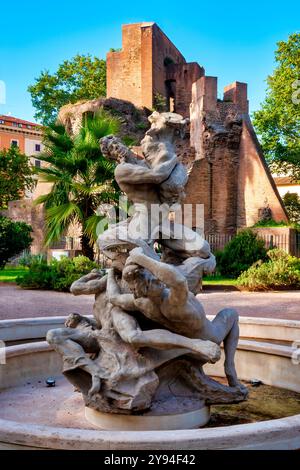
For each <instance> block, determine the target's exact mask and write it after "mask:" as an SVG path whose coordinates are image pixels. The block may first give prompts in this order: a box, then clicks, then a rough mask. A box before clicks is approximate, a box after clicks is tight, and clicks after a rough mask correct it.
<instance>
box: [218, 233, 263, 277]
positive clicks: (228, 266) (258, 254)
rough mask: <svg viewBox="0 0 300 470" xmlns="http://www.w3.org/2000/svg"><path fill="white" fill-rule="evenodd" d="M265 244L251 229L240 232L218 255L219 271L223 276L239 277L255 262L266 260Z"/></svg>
mask: <svg viewBox="0 0 300 470" xmlns="http://www.w3.org/2000/svg"><path fill="white" fill-rule="evenodd" d="M266 255H267V251H266V249H265V243H264V241H263V240H261V239H260V238H258V236H257V234H256V233H254V232H252V230H250V229H246V230H242V231H241V232H239V233H238V234H237V235H236V236H235V237H234V238H233V239H232V240H230V242H229V243H227V244H226V245H225V248H224V250H223V251H219V252H217V253H216V259H217V270H218V272H219V273H220V274H221V275H223V276H228V277H232V278H235V277H238V276H239V275H240V274H241V272H243V271H245V270H246V269H248V268H249V267H250V266H251V265H252V264H253V263H255V261H258V260H260V259H261V260H265V259H266Z"/></svg>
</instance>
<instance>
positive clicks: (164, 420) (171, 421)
mask: <svg viewBox="0 0 300 470" xmlns="http://www.w3.org/2000/svg"><path fill="white" fill-rule="evenodd" d="M85 417H86V419H87V420H88V421H89V422H90V423H91V424H93V425H94V426H97V427H99V428H100V429H105V430H107V431H159V430H160V431H167V430H170V431H171V430H176V429H195V428H199V427H202V426H205V425H206V424H207V423H208V421H209V419H210V408H209V406H203V407H202V408H200V409H198V410H194V411H188V412H185V413H175V414H173V413H172V414H165V415H155V414H151V412H148V413H145V414H143V415H122V414H115V413H114V414H112V413H102V412H101V411H96V410H94V409H92V408H88V407H87V406H86V407H85Z"/></svg>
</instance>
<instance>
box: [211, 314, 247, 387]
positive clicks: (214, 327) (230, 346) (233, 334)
mask: <svg viewBox="0 0 300 470" xmlns="http://www.w3.org/2000/svg"><path fill="white" fill-rule="evenodd" d="M205 337H206V338H207V339H209V340H211V341H215V342H216V343H217V344H220V343H221V342H222V341H223V343H224V352H225V362H224V368H225V374H226V377H227V380H228V384H229V385H230V386H231V387H236V386H237V385H240V384H239V381H238V378H237V373H236V370H235V365H234V355H235V351H236V348H237V345H238V340H239V324H238V313H237V311H236V310H234V309H231V308H225V309H223V310H221V311H220V312H219V313H218V314H217V315H216V317H215V318H214V319H213V321H212V322H207V323H206V325H205Z"/></svg>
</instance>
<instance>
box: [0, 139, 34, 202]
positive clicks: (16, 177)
mask: <svg viewBox="0 0 300 470" xmlns="http://www.w3.org/2000/svg"><path fill="white" fill-rule="evenodd" d="M34 184H35V183H34V179H33V178H32V169H31V165H30V162H29V158H28V157H27V156H26V155H23V154H22V153H20V151H19V149H18V148H17V147H11V148H9V149H4V150H0V208H1V209H5V208H6V207H7V204H8V202H9V201H14V200H15V199H20V197H22V195H23V193H24V191H25V190H26V189H27V190H32V189H33V188H34Z"/></svg>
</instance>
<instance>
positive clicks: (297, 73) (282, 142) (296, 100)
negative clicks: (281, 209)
mask: <svg viewBox="0 0 300 470" xmlns="http://www.w3.org/2000/svg"><path fill="white" fill-rule="evenodd" d="M277 46H278V47H277V50H276V52H275V61H276V63H277V66H276V68H275V70H274V72H273V74H272V75H270V76H269V77H268V78H267V85H268V87H267V95H266V98H265V101H264V102H263V103H262V107H261V109H260V110H259V111H256V112H255V113H254V119H253V123H254V126H255V128H256V131H257V132H258V134H259V136H260V138H261V143H262V147H263V150H264V152H265V155H266V158H267V160H268V162H269V163H270V164H271V167H272V170H274V171H280V172H283V173H284V172H285V173H290V174H291V175H292V176H293V177H294V178H295V179H297V180H299V179H300V33H294V34H291V35H290V36H289V38H288V40H287V41H280V42H278V44H277Z"/></svg>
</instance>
